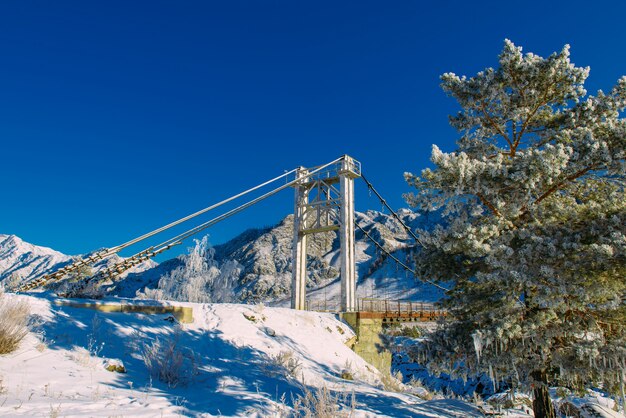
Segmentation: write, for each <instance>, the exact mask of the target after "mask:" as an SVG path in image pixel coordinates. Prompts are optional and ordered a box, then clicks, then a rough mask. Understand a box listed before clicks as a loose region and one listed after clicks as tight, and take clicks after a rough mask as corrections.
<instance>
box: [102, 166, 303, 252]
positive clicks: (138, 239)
mask: <svg viewBox="0 0 626 418" xmlns="http://www.w3.org/2000/svg"><path fill="white" fill-rule="evenodd" d="M296 170H297V168H295V169H293V170H291V171H289V172H286V173H284V174H282V175H280V176H278V177H275V178H273V179H271V180H268V181H266V182H264V183H261V184H259V185H257V186H254V187H252V188H250V189H248V190H245V191H243V192H241V193H238V194H236V195H234V196H231V197H229V198H228V199H224V200H222V201H221V202H218V203H215V204H213V205H211V206H208V207H206V208H204V209H202V210H199V211H197V212H195V213H192V214H191V215H187V216H185V217H184V218H181V219H178V220H177V221H174V222H171V223H169V224H167V225H165V226H162V227H160V228H157V229H155V230H154V231H150V232H148V233H147V234H144V235H142V236H140V237H137V238H134V239H132V240H130V241H128V242H125V243H123V244H121V245H118V246H116V247H113V248H111V251H115V252H120V251H121V250H123V249H124V248H126V247H129V246H131V245H133V244H136V243H138V242H139V241H143V240H145V239H147V238H150V237H152V236H154V235H156V234H158V233H161V232H163V231H165V230H167V229H170V228H173V227H175V226H176V225H180V224H181V223H183V222H186V221H188V220H189V219H192V218H195V217H196V216H199V215H202V214H203V213H206V212H208V211H210V210H213V209H215V208H217V207H219V206H222V205H224V204H226V203H228V202H231V201H233V200H235V199H237V198H239V197H241V196H244V195H246V194H248V193H251V192H253V191H255V190H258V189H260V188H262V187H264V186H267V185H268V184H271V183H274V182H275V181H278V180H280V179H282V178H283V177H287V176H289V175H290V174H293V173H294V172H296Z"/></svg>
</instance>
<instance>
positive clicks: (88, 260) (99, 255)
mask: <svg viewBox="0 0 626 418" xmlns="http://www.w3.org/2000/svg"><path fill="white" fill-rule="evenodd" d="M337 161H338V160H335V161H333V162H331V163H329V165H330V164H333V163H335V162H337ZM296 170H297V168H296V169H293V170H291V171H288V172H285V173H283V174H281V175H280V176H277V177H275V178H273V179H271V180H268V181H266V182H264V183H261V184H259V185H257V186H254V187H252V188H250V189H248V190H245V191H243V192H241V193H238V194H236V195H234V196H231V197H229V198H228V199H224V200H222V201H221V202H218V203H215V204H213V205H211V206H208V207H206V208H204V209H202V210H199V211H197V212H195V213H192V214H191V215H188V216H185V217H184V218H181V219H178V220H176V221H174V222H171V223H169V224H167V225H165V226H162V227H160V228H157V229H155V230H153V231H150V232H148V233H146V234H144V235H142V236H140V237H137V238H134V239H132V240H130V241H127V242H125V243H123V244H120V245H118V246H115V247H112V248H105V249H102V250H99V251H97V252H96V253H95V254H93V255H91V256H88V257H84V258H80V259H78V260H76V261H74V262H72V263H71V264H69V265H67V266H64V267H62V268H61V269H59V270H57V271H55V272H53V273H50V274H46V275H44V276H41V277H39V278H36V279H34V280H31V281H29V282H28V283H24V284H23V285H22V286H20V287H19V288H18V291H19V292H24V291H27V290H31V289H34V288H36V287H40V286H42V285H44V284H46V283H47V282H49V281H51V280H58V279H61V278H62V277H63V276H65V275H66V274H68V273H70V272H72V271H76V270H78V269H79V268H80V267H83V266H88V265H91V264H93V263H95V262H96V261H99V260H103V259H105V258H108V257H110V256H112V255H113V254H116V253H118V252H120V251H121V250H123V249H124V248H127V247H129V246H131V245H133V244H136V243H138V242H140V241H143V240H145V239H148V238H150V237H152V236H154V235H156V234H159V233H161V232H163V231H165V230H167V229H170V228H173V227H174V226H176V225H180V224H181V223H183V222H186V221H188V220H190V219H192V218H195V217H197V216H200V215H202V214H204V213H206V212H208V211H210V210H213V209H215V208H218V207H219V206H222V205H225V204H226V203H229V202H231V201H233V200H235V199H237V198H239V197H242V196H244V195H246V194H248V193H251V192H253V191H255V190H258V189H260V188H262V187H264V186H267V185H268V184H271V183H274V182H276V181H278V180H280V179H282V178H284V177H287V176H289V175H291V174H293V173H294V172H295V171H296ZM145 251H146V250H144V251H142V252H145Z"/></svg>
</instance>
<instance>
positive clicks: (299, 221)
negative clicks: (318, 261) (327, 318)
mask: <svg viewBox="0 0 626 418" xmlns="http://www.w3.org/2000/svg"><path fill="white" fill-rule="evenodd" d="M308 173H309V172H308V170H307V169H305V168H304V167H300V168H299V169H298V171H297V172H296V176H297V178H302V177H304V176H306V175H307V174H308ZM308 203H309V188H308V187H306V186H305V185H298V186H296V187H295V208H294V228H293V249H292V253H293V266H292V272H291V309H299V310H303V309H306V241H307V239H306V238H307V237H306V234H303V233H302V230H303V229H304V226H305V225H306V217H307V213H306V206H307V204H308Z"/></svg>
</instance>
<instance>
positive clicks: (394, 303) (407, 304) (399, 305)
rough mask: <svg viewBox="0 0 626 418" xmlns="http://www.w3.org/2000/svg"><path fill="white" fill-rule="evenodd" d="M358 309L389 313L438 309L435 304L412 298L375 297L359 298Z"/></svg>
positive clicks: (408, 312)
mask: <svg viewBox="0 0 626 418" xmlns="http://www.w3.org/2000/svg"><path fill="white" fill-rule="evenodd" d="M357 305H358V306H357V310H358V311H360V312H389V313H398V314H402V313H407V314H410V313H413V312H433V311H438V310H439V309H437V307H435V305H434V304H432V303H428V302H415V301H411V300H389V299H375V298H360V299H358V300H357Z"/></svg>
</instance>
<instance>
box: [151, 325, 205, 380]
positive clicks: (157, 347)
mask: <svg viewBox="0 0 626 418" xmlns="http://www.w3.org/2000/svg"><path fill="white" fill-rule="evenodd" d="M143 361H144V364H145V365H146V367H147V368H148V371H149V372H150V375H151V376H152V377H154V378H157V379H159V380H160V381H161V382H163V383H166V384H167V385H168V386H169V387H176V386H179V385H187V384H188V383H190V382H191V381H193V379H194V377H195V376H196V375H197V374H198V359H197V358H196V356H195V354H194V352H193V351H191V350H189V349H187V348H184V347H181V345H180V332H179V331H176V332H175V333H174V335H172V336H171V337H169V338H163V339H161V338H158V337H157V338H156V339H155V340H154V341H152V343H150V344H145V345H144V347H143Z"/></svg>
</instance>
